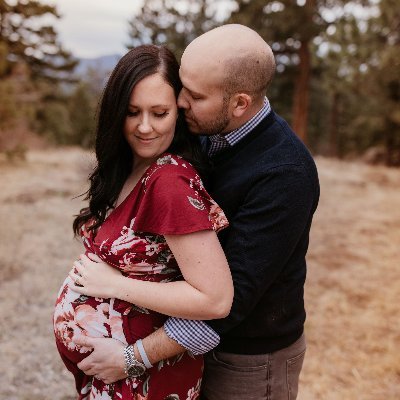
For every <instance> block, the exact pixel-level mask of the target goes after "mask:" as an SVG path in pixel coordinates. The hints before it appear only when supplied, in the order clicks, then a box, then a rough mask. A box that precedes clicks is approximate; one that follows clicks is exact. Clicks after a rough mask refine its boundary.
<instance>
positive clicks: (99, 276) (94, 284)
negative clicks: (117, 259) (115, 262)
mask: <svg viewBox="0 0 400 400" xmlns="http://www.w3.org/2000/svg"><path fill="white" fill-rule="evenodd" d="M90 256H91V259H90V258H89V257H87V256H86V255H84V254H81V256H80V261H75V262H74V268H72V270H71V271H70V273H69V276H70V277H71V279H72V280H73V282H74V284H72V286H71V289H73V290H74V291H76V292H78V293H81V294H84V295H86V296H92V297H101V298H112V297H115V296H114V295H113V293H114V292H115V291H113V289H115V287H116V286H117V282H118V280H119V279H121V278H123V275H122V274H121V272H120V271H119V270H117V269H116V268H113V267H111V266H110V265H108V264H106V263H105V262H104V261H102V260H101V259H100V258H99V257H97V256H96V255H94V254H91V255H90ZM76 271H77V272H76Z"/></svg>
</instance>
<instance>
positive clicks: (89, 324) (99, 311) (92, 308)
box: [53, 277, 127, 353]
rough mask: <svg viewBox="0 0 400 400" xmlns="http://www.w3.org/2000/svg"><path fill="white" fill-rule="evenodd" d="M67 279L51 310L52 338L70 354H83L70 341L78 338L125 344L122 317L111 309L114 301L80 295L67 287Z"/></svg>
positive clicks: (84, 349) (84, 350) (68, 278)
mask: <svg viewBox="0 0 400 400" xmlns="http://www.w3.org/2000/svg"><path fill="white" fill-rule="evenodd" d="M71 283H72V280H71V278H70V277H67V278H66V279H65V281H64V283H63V285H62V286H61V289H60V291H59V293H58V296H57V301H56V305H55V310H54V318H53V322H54V332H55V335H56V339H57V341H58V342H60V343H61V344H62V345H64V346H65V347H66V348H67V349H68V350H70V351H78V352H80V353H86V352H88V351H89V349H86V348H81V347H80V346H77V345H76V344H75V343H74V342H73V337H79V336H80V335H85V336H90V337H95V338H102V337H112V338H114V339H118V340H120V341H121V342H123V343H126V342H127V341H126V338H125V335H124V332H123V329H122V315H121V313H120V312H118V311H116V310H114V307H113V306H114V301H115V300H114V299H100V298H94V297H88V296H84V295H81V294H79V293H77V292H75V291H73V290H72V289H71V288H70V286H69V285H70V284H71Z"/></svg>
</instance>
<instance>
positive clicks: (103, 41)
mask: <svg viewBox="0 0 400 400" xmlns="http://www.w3.org/2000/svg"><path fill="white" fill-rule="evenodd" d="M41 2H42V3H46V4H52V5H56V6H57V10H58V12H59V14H61V15H62V18H61V19H59V20H54V19H53V23H54V25H55V27H56V29H57V32H58V33H59V38H60V40H61V42H62V43H63V45H64V47H65V48H67V49H68V50H70V51H72V53H73V54H74V55H75V56H78V57H86V58H89V57H97V56H100V55H107V54H115V53H117V54H123V53H124V52H125V51H126V48H125V44H126V43H127V42H128V20H129V19H130V18H132V16H133V15H134V14H135V13H137V12H138V10H139V9H140V6H141V3H142V2H141V1H140V0H114V1H111V0H41Z"/></svg>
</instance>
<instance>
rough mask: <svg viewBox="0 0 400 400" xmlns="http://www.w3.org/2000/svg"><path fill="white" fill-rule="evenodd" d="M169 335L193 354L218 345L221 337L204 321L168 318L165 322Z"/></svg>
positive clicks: (206, 350)
mask: <svg viewBox="0 0 400 400" xmlns="http://www.w3.org/2000/svg"><path fill="white" fill-rule="evenodd" d="M164 330H165V333H166V334H167V336H168V337H169V338H170V339H172V340H175V341H176V342H178V343H179V344H180V345H181V346H183V347H184V348H185V349H187V350H188V351H190V352H191V353H192V354H194V355H197V354H204V353H207V352H208V351H210V350H212V349H213V348H215V347H217V346H218V344H219V341H220V337H219V335H218V333H217V332H215V331H214V330H213V329H212V328H211V327H209V326H208V325H207V324H206V323H205V322H204V321H194V320H190V319H182V318H173V317H171V318H168V319H167V321H166V322H165V324H164Z"/></svg>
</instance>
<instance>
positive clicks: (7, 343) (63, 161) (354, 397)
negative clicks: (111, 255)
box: [0, 149, 400, 400]
mask: <svg viewBox="0 0 400 400" xmlns="http://www.w3.org/2000/svg"><path fill="white" fill-rule="evenodd" d="M317 164H318V167H319V172H320V179H321V189H322V195H321V201H320V206H319V209H318V211H317V214H316V216H315V223H314V226H313V230H312V237H311V244H310V252H309V257H308V261H309V272H308V280H307V285H306V303H307V311H308V319H307V324H306V334H307V339H308V351H307V356H306V361H305V366H304V369H303V372H302V376H301V381H302V382H301V388H300V395H299V400H314V399H317V400H319V399H322V400H396V399H400V356H399V353H400V312H399V309H400V306H399V299H400V170H395V169H388V168H384V167H372V166H367V165H363V164H359V163H349V162H340V161H336V160H330V159H323V158H317ZM89 165H90V157H89V155H88V154H87V153H85V152H83V151H81V150H78V149H58V150H42V151H35V152H34V151H32V152H30V153H28V156H27V160H26V161H25V162H23V161H18V162H16V163H14V164H11V165H10V164H8V163H7V162H6V161H5V160H2V159H0V188H1V190H0V221H1V224H0V313H1V316H0V346H1V347H0V354H1V355H0V399H4V400H14V399H18V400H50V399H51V400H72V399H74V388H73V381H72V378H71V376H70V375H69V373H68V372H67V371H66V370H65V369H64V368H63V365H62V364H61V361H60V360H59V358H58V355H57V352H56V349H55V345H54V341H53V333H52V310H53V304H54V301H55V296H56V293H57V291H58V288H59V286H60V284H61V282H62V281H63V279H64V277H65V276H66V274H67V272H68V270H69V269H70V267H71V263H72V261H73V259H74V258H75V257H76V255H77V254H79V252H80V244H79V243H78V242H77V241H75V240H73V238H72V231H71V221H72V215H73V214H74V213H76V212H77V211H78V210H79V208H80V207H81V205H82V203H81V201H80V200H79V199H75V200H71V199H72V197H73V196H75V195H76V194H79V193H81V192H83V191H84V189H85V179H86V177H87V175H88V173H89ZM227 400H228V399H227ZM244 400H245V399H244Z"/></svg>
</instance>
